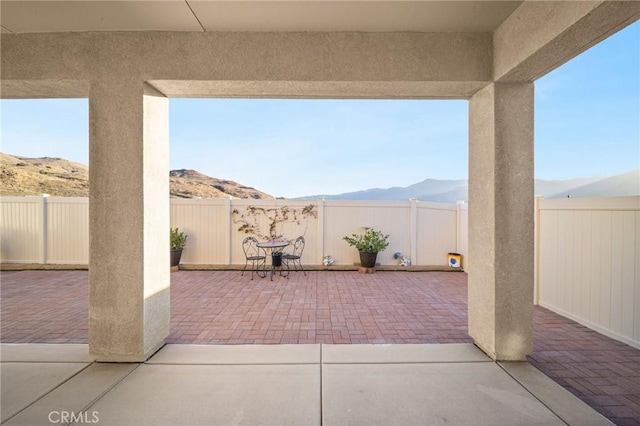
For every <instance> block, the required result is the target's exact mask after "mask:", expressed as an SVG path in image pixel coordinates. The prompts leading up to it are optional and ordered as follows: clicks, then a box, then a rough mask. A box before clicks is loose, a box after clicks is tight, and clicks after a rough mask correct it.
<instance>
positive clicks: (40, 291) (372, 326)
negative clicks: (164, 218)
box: [1, 271, 640, 424]
mask: <svg viewBox="0 0 640 426" xmlns="http://www.w3.org/2000/svg"><path fill="white" fill-rule="evenodd" d="M87 292H88V290H87V272H86V271H15V272H3V273H2V311H1V314H2V329H1V331H2V342H3V343H86V342H87V311H88V307H87ZM466 299H467V276H466V274H464V273H453V272H379V273H376V274H373V275H361V274H358V273H356V272H350V271H341V272H337V271H336V272H333V271H332V272H318V271H315V272H310V273H309V275H308V276H307V277H305V276H303V275H302V274H295V273H294V274H292V275H291V277H290V278H289V279H286V278H282V277H278V278H276V279H274V281H273V282H270V281H269V280H266V279H262V280H261V279H255V280H253V281H250V280H249V278H248V277H247V276H244V277H241V276H240V272H239V271H189V272H186V271H182V272H179V273H175V274H172V288H171V300H172V302H171V334H170V336H169V337H168V339H167V343H189V344H217V345H221V344H279V343H465V342H472V339H471V338H470V337H469V336H468V335H467V306H466ZM534 328H535V353H534V354H533V355H532V356H531V357H530V359H529V360H530V362H531V363H532V364H533V365H534V366H536V367H537V368H538V369H540V370H541V371H543V372H544V373H545V374H547V375H548V376H549V377H551V378H552V379H553V380H554V381H556V382H557V383H559V384H560V385H562V386H563V387H565V388H566V389H568V390H569V391H570V392H572V393H573V394H574V395H576V396H578V397H579V398H581V399H582V400H583V401H585V402H587V403H588V404H589V405H591V406H592V407H594V408H595V409H596V410H598V411H599V412H600V413H602V414H604V415H605V416H607V417H608V418H609V419H611V420H612V421H614V422H616V423H617V424H638V423H640V351H639V350H637V349H634V348H632V347H630V346H628V345H625V344H623V343H620V342H617V341H615V340H612V339H609V338H607V337H605V336H602V335H600V334H598V333H596V332H594V331H592V330H590V329H588V328H586V327H583V326H581V325H579V324H577V323H575V322H573V321H570V320H567V319H565V318H563V317H561V316H559V315H556V314H555V313H552V312H550V311H548V310H546V309H544V308H540V307H535V309H534Z"/></svg>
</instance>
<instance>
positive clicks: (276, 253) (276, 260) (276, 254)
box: [256, 240, 289, 281]
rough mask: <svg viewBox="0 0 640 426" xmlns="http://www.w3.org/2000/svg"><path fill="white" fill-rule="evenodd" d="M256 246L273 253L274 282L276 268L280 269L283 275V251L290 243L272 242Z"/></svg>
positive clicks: (272, 272) (272, 269)
mask: <svg viewBox="0 0 640 426" xmlns="http://www.w3.org/2000/svg"><path fill="white" fill-rule="evenodd" d="M256 245H257V246H258V247H260V248H261V249H264V250H265V251H266V250H269V251H270V252H271V281H273V274H274V273H275V270H276V268H280V275H282V249H283V248H285V247H286V246H288V245H289V241H274V240H271V241H265V242H264V243H258V244H256Z"/></svg>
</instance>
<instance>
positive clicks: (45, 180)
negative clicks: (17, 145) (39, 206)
mask: <svg viewBox="0 0 640 426" xmlns="http://www.w3.org/2000/svg"><path fill="white" fill-rule="evenodd" d="M0 194H2V195H37V194H51V195H56V196H60V197H87V196H89V168H88V167H87V166H85V165H84V164H80V163H74V162H71V161H67V160H63V159H61V158H49V157H44V158H26V157H18V156H13V155H7V154H2V153H0Z"/></svg>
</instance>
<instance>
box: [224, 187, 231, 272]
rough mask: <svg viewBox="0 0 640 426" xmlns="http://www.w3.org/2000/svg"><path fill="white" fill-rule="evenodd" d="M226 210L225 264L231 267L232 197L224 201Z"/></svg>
mask: <svg viewBox="0 0 640 426" xmlns="http://www.w3.org/2000/svg"><path fill="white" fill-rule="evenodd" d="M224 210H225V218H224V227H225V229H224V239H225V243H224V245H225V247H226V250H225V251H224V263H225V264H226V265H231V250H232V248H231V226H232V221H231V196H229V197H227V198H225V199H224Z"/></svg>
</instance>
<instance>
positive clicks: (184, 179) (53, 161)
mask: <svg viewBox="0 0 640 426" xmlns="http://www.w3.org/2000/svg"><path fill="white" fill-rule="evenodd" d="M169 182H170V196H171V197H176V198H195V197H201V198H226V197H228V196H232V197H234V198H253V199H262V198H274V197H272V196H271V195H269V194H266V193H264V192H261V191H258V190H257V189H254V188H251V187H248V186H244V185H241V184H239V183H237V182H234V181H232V180H222V179H216V178H212V177H210V176H206V175H204V174H202V173H199V172H197V171H195V170H185V169H182V170H171V171H170V172H169ZM0 194H1V195H39V194H50V195H52V196H58V197H88V196H89V168H88V167H87V166H85V165H84V164H80V163H74V162H71V161H68V160H64V159H62V158H50V157H44V158H26V157H18V156H15V155H8V154H3V153H0Z"/></svg>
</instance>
